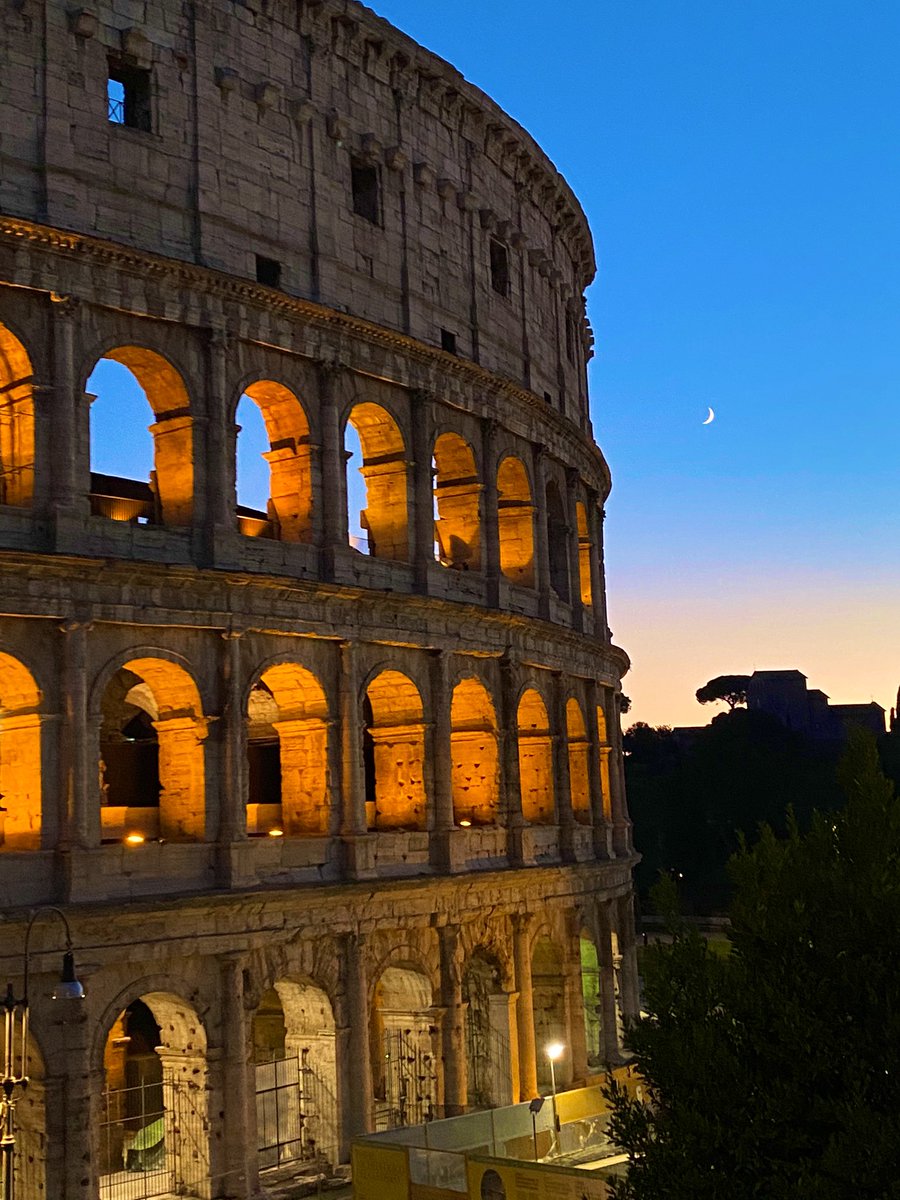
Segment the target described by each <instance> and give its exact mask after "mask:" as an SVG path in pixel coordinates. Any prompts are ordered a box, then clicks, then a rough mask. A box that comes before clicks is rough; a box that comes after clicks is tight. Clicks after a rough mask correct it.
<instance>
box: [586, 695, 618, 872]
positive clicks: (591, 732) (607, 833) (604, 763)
mask: <svg viewBox="0 0 900 1200" xmlns="http://www.w3.org/2000/svg"><path fill="white" fill-rule="evenodd" d="M587 703H588V714H587V733H588V761H589V764H590V787H591V825H592V828H593V831H594V854H595V855H596V857H597V858H600V859H606V858H610V857H611V856H612V843H611V831H612V825H611V823H610V817H609V812H610V808H609V795H608V794H607V789H608V779H609V771H608V756H609V749H608V747H601V745H600V731H599V729H598V727H597V708H598V705H599V703H600V689H599V688H598V686H597V680H596V679H589V680H588V685H587Z"/></svg>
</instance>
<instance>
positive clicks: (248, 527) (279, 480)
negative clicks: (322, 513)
mask: <svg viewBox="0 0 900 1200" xmlns="http://www.w3.org/2000/svg"><path fill="white" fill-rule="evenodd" d="M237 425H238V438H237V500H238V527H239V529H240V531H241V533H243V534H246V535H247V536H248V537H270V538H278V539H280V540H281V541H284V542H311V541H312V540H313V528H312V507H313V500H312V457H311V456H312V450H311V447H310V438H309V422H308V421H307V419H306V413H305V412H304V411H303V405H302V404H301V403H300V401H299V400H298V399H297V397H296V396H295V395H294V393H293V392H291V391H288V389H287V388H286V387H284V386H283V385H282V384H280V383H275V382H273V381H272V380H269V379H261V380H259V381H257V382H256V383H253V384H251V385H250V386H249V387H248V388H247V389H246V391H245V392H244V394H243V395H242V396H241V399H240V401H239V402H238V407H237ZM260 459H262V462H261V461H260Z"/></svg>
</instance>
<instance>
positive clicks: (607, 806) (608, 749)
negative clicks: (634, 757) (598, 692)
mask: <svg viewBox="0 0 900 1200" xmlns="http://www.w3.org/2000/svg"><path fill="white" fill-rule="evenodd" d="M597 741H598V743H599V748H600V792H601V797H602V801H603V819H604V820H605V821H611V820H612V790H611V788H610V781H609V756H610V754H611V753H612V746H610V744H609V738H608V736H607V732H606V713H605V712H604V711H603V709H602V708H601V707H600V705H599V704H598V705H597Z"/></svg>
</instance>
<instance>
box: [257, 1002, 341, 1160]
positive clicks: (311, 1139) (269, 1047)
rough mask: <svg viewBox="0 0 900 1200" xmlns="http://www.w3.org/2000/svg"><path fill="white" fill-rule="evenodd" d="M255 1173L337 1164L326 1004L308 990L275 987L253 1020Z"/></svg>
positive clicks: (330, 1020)
mask: <svg viewBox="0 0 900 1200" xmlns="http://www.w3.org/2000/svg"><path fill="white" fill-rule="evenodd" d="M252 1035H253V1061H254V1064H255V1068H256V1131H257V1148H258V1153H259V1167H260V1170H262V1171H265V1170H269V1169H272V1168H274V1167H280V1166H284V1165H286V1164H288V1163H291V1162H298V1161H299V1162H303V1161H309V1160H316V1159H319V1160H321V1159H322V1158H324V1159H326V1160H327V1161H328V1162H331V1163H335V1162H337V1158H338V1153H339V1132H338V1114H337V1099H336V1096H337V1065H336V1057H335V1025H334V1013H333V1011H332V1007H331V1002H330V1000H329V999H328V997H327V996H326V995H325V993H324V992H323V991H322V990H321V988H318V987H315V986H314V985H313V984H311V983H294V982H292V981H290V980H279V981H278V982H277V983H276V984H275V986H274V987H273V988H270V989H269V991H267V992H266V993H265V995H264V996H263V997H262V999H261V1001H260V1004H259V1007H258V1008H257V1010H256V1012H255V1014H254V1017H253V1029H252Z"/></svg>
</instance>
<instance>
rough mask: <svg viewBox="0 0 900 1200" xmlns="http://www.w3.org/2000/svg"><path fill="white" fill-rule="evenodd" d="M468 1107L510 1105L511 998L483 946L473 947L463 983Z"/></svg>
mask: <svg viewBox="0 0 900 1200" xmlns="http://www.w3.org/2000/svg"><path fill="white" fill-rule="evenodd" d="M462 993H463V1002H464V1004H465V1006H466V1007H465V1021H466V1065H467V1073H466V1078H467V1080H468V1105H469V1107H470V1108H496V1107H498V1106H500V1105H505V1104H511V1103H512V1073H511V1062H512V1058H511V1054H510V1043H511V1034H512V1030H511V1028H510V997H509V994H508V992H507V991H506V989H505V988H504V981H503V968H502V966H501V963H500V961H499V959H498V958H497V956H496V955H495V954H493V953H492V952H491V950H490V949H489V948H488V947H486V946H482V945H479V946H476V947H475V949H474V950H473V951H472V953H471V954H470V955H469V958H468V960H467V962H466V966H465V970H464V972H463V980H462Z"/></svg>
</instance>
